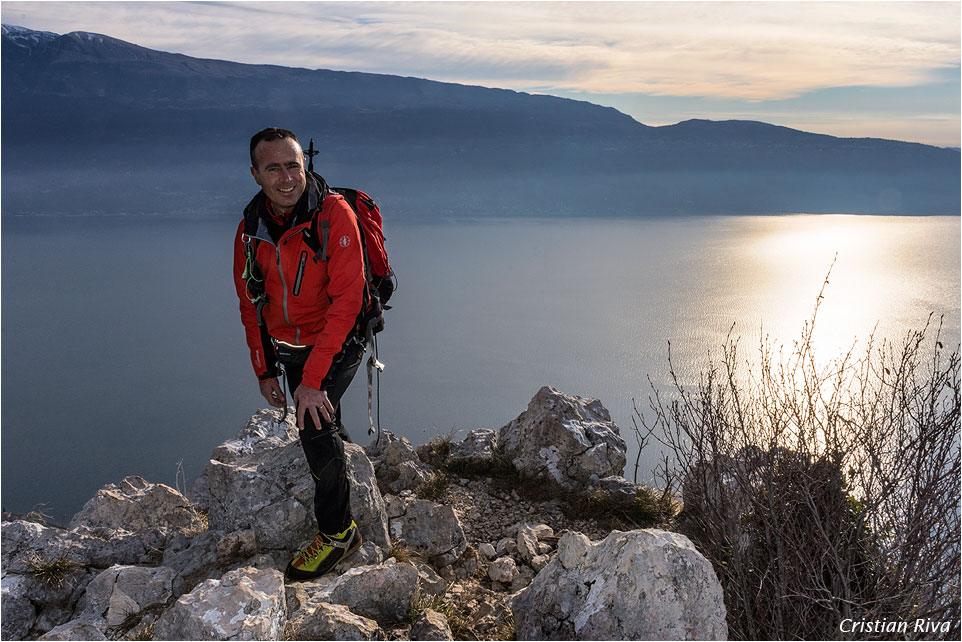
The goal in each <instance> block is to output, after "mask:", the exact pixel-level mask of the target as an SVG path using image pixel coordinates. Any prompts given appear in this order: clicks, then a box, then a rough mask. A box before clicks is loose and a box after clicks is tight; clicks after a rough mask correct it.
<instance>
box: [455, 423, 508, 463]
mask: <svg viewBox="0 0 962 642" xmlns="http://www.w3.org/2000/svg"><path fill="white" fill-rule="evenodd" d="M497 452H498V433H496V432H495V431H493V430H491V429H489V428H476V429H475V430H472V431H471V432H469V433H468V435H467V436H466V437H465V438H464V439H463V440H461V441H457V442H453V443H452V444H451V450H450V453H449V454H448V461H452V462H477V461H484V460H488V459H491V458H492V457H494V456H495V454H496V453H497Z"/></svg>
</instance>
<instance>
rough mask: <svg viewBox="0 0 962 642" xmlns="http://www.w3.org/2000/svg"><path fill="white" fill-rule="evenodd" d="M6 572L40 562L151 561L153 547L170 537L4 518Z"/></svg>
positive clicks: (0, 530)
mask: <svg viewBox="0 0 962 642" xmlns="http://www.w3.org/2000/svg"><path fill="white" fill-rule="evenodd" d="M0 539H2V547H0V550H2V563H3V571H4V573H16V574H24V573H33V572H34V570H35V568H34V566H35V565H36V564H37V563H38V562H42V563H52V562H58V561H59V562H60V563H61V566H68V567H76V568H89V567H93V568H100V569H104V568H109V567H111V566H113V565H114V564H139V563H148V562H149V561H150V559H151V557H153V551H152V549H153V547H158V548H160V547H163V546H165V544H166V541H167V538H166V537H165V536H163V535H161V534H159V533H157V532H156V531H151V532H148V533H129V532H126V531H114V530H110V529H96V530H91V529H88V528H86V527H78V528H75V529H73V530H69V531H68V530H63V529H61V528H53V527H49V526H43V525H41V524H37V523H35V522H27V521H23V520H18V521H15V522H4V523H3V525H2V527H0Z"/></svg>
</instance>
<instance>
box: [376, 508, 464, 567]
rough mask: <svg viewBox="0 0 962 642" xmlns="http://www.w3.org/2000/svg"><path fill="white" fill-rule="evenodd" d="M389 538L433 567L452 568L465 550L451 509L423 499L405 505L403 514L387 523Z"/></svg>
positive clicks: (455, 517)
mask: <svg viewBox="0 0 962 642" xmlns="http://www.w3.org/2000/svg"><path fill="white" fill-rule="evenodd" d="M390 528H391V537H392V538H393V539H395V540H403V541H404V543H405V544H406V545H407V546H408V547H410V548H411V549H412V550H415V551H417V552H418V553H421V554H422V555H425V556H426V557H429V558H431V562H432V563H433V564H435V566H438V567H441V566H446V565H448V564H452V563H454V562H455V561H457V559H458V558H460V557H461V555H462V554H463V553H464V551H465V549H466V548H467V546H468V542H467V539H466V538H465V536H464V529H463V528H462V527H461V521H460V520H459V519H458V516H457V514H456V513H455V512H454V508H452V507H451V506H446V505H443V504H436V503H434V502H432V501H428V500H426V499H414V500H409V501H406V502H405V504H404V514H403V515H400V516H398V517H394V518H392V519H391V520H390Z"/></svg>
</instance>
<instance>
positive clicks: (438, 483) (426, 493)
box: [417, 469, 451, 501]
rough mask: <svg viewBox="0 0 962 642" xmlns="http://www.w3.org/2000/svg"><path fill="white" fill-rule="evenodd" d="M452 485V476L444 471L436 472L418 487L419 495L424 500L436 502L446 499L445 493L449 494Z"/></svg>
mask: <svg viewBox="0 0 962 642" xmlns="http://www.w3.org/2000/svg"><path fill="white" fill-rule="evenodd" d="M450 485H451V477H450V475H448V473H447V472H445V471H444V470H443V469H442V470H436V471H434V472H433V473H431V476H430V477H428V478H427V480H425V482H424V483H423V484H421V485H420V486H419V487H418V490H417V494H418V496H419V497H422V498H424V499H430V500H432V501H436V500H439V499H441V498H442V497H444V493H445V492H447V490H448V486H450Z"/></svg>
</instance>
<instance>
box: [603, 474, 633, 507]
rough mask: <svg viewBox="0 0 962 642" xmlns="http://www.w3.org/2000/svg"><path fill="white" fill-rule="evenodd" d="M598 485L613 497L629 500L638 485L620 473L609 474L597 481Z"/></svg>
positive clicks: (631, 498)
mask: <svg viewBox="0 0 962 642" xmlns="http://www.w3.org/2000/svg"><path fill="white" fill-rule="evenodd" d="M598 486H599V487H600V488H601V489H602V490H604V491H605V492H606V493H608V494H609V495H611V496H612V497H613V498H615V499H620V500H624V501H631V500H633V499H634V498H635V494H636V493H637V492H638V487H637V486H635V485H634V484H633V483H631V482H630V481H628V480H627V479H625V478H624V477H622V476H620V475H611V476H609V477H605V478H603V479H601V480H599V481H598Z"/></svg>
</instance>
